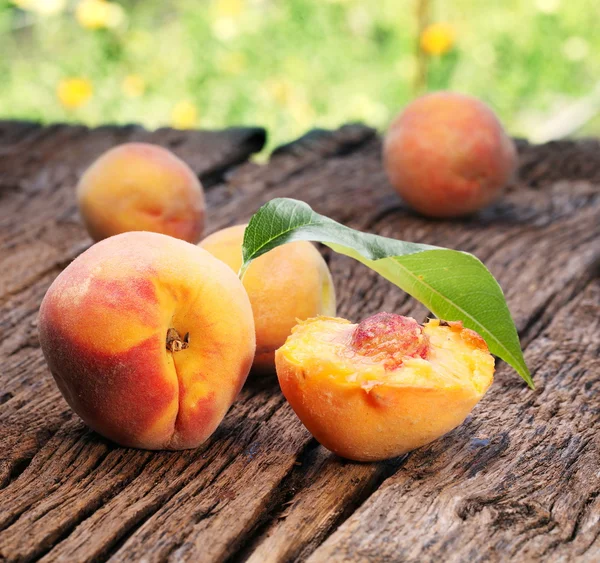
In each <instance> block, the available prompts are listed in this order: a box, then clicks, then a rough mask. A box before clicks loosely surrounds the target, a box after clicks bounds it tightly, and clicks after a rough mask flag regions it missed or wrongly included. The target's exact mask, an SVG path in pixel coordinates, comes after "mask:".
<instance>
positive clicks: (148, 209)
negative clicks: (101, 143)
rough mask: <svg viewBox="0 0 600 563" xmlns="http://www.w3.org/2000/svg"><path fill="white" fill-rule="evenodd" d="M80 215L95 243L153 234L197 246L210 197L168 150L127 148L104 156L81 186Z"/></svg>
mask: <svg viewBox="0 0 600 563" xmlns="http://www.w3.org/2000/svg"><path fill="white" fill-rule="evenodd" d="M77 201H78V204H79V212H80V214H81V216H82V218H83V221H84V223H85V225H86V227H87V229H88V232H89V233H90V236H91V237H92V239H94V240H95V241H98V240H102V239H104V238H107V237H110V236H113V235H117V234H119V233H125V232H128V231H151V232H154V233H162V234H165V235H170V236H172V237H175V238H179V239H182V240H186V241H188V242H192V243H196V242H198V241H199V240H200V238H202V232H203V229H204V209H205V204H204V191H203V189H202V185H201V184H200V181H199V180H198V178H197V177H196V175H195V174H194V173H193V172H192V170H191V169H190V168H189V166H188V165H187V164H185V162H183V161H182V160H180V159H179V158H177V157H176V156H175V155H174V154H173V153H171V152H169V151H168V150H167V149H164V148H162V147H159V146H157V145H150V144H146V143H126V144H124V145H119V146H118V147H115V148H113V149H111V150H109V151H108V152H106V153H104V154H103V155H102V156H100V158H98V159H97V160H96V161H95V162H94V163H92V165H91V166H90V167H89V168H88V169H87V170H86V172H85V173H84V174H83V176H82V177H81V180H80V181H79V184H78V185H77Z"/></svg>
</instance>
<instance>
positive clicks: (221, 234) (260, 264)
mask: <svg viewBox="0 0 600 563" xmlns="http://www.w3.org/2000/svg"><path fill="white" fill-rule="evenodd" d="M245 228H246V226H245V225H237V226H235V227H229V228H227V229H223V230H221V231H218V232H216V233H214V234H212V235H210V236H209V237H207V238H206V239H204V240H203V241H202V242H201V243H200V246H201V247H202V248H204V249H205V250H208V252H210V253H211V254H213V255H214V256H216V257H217V258H219V259H220V260H223V262H225V263H226V264H227V265H228V266H229V267H231V268H232V269H233V270H234V271H235V272H237V271H238V270H239V269H240V267H241V265H242V242H243V239H244V230H245ZM242 281H243V284H244V287H245V288H246V291H247V292H248V295H249V297H250V303H252V310H253V312H254V324H255V326H256V358H255V359H254V367H255V368H257V369H258V370H262V371H269V370H273V369H274V365H275V363H274V356H275V350H276V349H277V348H279V347H280V346H282V345H283V343H284V342H285V339H286V338H287V337H288V336H289V335H290V332H291V331H292V327H294V326H295V324H296V322H297V321H298V319H300V320H304V319H308V318H310V317H314V316H316V315H335V290H334V287H333V281H332V279H331V274H330V273H329V268H328V267H327V264H326V263H325V260H323V257H322V256H321V254H320V253H319V251H318V250H317V249H316V248H315V247H314V246H313V245H312V244H311V243H309V242H305V241H297V242H292V243H289V244H285V245H283V246H279V247H277V248H275V249H273V250H271V251H269V252H268V253H267V254H264V255H263V256H261V257H260V258H258V259H256V260H255V261H254V262H252V264H250V267H249V268H248V270H247V271H246V274H245V275H244V279H243V280H242Z"/></svg>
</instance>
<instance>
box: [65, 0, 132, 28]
mask: <svg viewBox="0 0 600 563" xmlns="http://www.w3.org/2000/svg"><path fill="white" fill-rule="evenodd" d="M75 19H76V20H77V21H78V23H79V25H80V26H81V27H85V28H86V29H102V28H114V27H117V26H119V25H120V24H121V23H122V22H123V20H124V19H125V12H124V11H123V8H122V7H121V6H120V5H119V4H116V3H115V2H107V1H106V0H81V1H80V2H79V3H78V4H77V8H76V9H75Z"/></svg>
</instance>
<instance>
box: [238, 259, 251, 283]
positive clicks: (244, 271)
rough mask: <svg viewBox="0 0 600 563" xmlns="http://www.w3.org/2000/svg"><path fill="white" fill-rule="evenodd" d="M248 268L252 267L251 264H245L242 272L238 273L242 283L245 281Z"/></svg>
mask: <svg viewBox="0 0 600 563" xmlns="http://www.w3.org/2000/svg"><path fill="white" fill-rule="evenodd" d="M248 266H250V262H245V263H244V264H242V267H241V268H240V271H239V272H238V278H240V281H243V280H244V275H245V274H246V270H247V269H248Z"/></svg>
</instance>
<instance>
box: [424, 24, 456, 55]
mask: <svg viewBox="0 0 600 563" xmlns="http://www.w3.org/2000/svg"><path fill="white" fill-rule="evenodd" d="M454 38H455V32H454V28H453V27H452V26H451V25H450V24H447V23H433V24H431V25H428V26H427V27H426V28H425V29H424V30H423V33H422V34H421V49H423V51H425V52H426V53H427V54H428V55H444V54H445V53H447V52H448V51H450V49H452V46H453V45H454Z"/></svg>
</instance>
